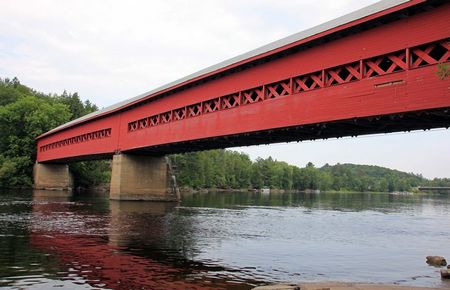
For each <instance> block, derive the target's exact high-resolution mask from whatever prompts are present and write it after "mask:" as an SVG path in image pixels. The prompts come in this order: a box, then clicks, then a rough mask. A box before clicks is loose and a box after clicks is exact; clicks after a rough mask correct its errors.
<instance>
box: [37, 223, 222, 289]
mask: <svg viewBox="0 0 450 290" xmlns="http://www.w3.org/2000/svg"><path fill="white" fill-rule="evenodd" d="M30 244H31V245H32V246H33V247H35V248H37V249H39V250H41V251H45V252H50V253H52V254H56V255H57V257H58V259H59V261H60V264H61V266H62V267H63V268H65V270H67V271H68V272H74V273H77V275H78V276H81V277H83V278H84V279H85V281H87V283H89V284H90V285H91V286H93V287H98V286H99V285H102V284H104V286H103V287H105V288H112V289H223V288H226V287H225V285H223V286H219V285H217V286H214V287H211V286H208V285H207V284H208V283H210V282H208V281H202V280H200V281H186V280H185V279H184V277H183V273H182V270H180V269H176V268H174V267H171V266H169V265H165V264H162V263H160V262H155V261H152V260H150V259H148V258H142V257H139V256H134V255H131V254H127V253H123V252H121V251H120V247H116V246H112V245H110V244H108V243H106V242H104V241H102V240H101V239H97V238H93V237H85V236H71V235H67V234H57V235H55V234H54V233H48V234H46V233H42V232H41V233H33V234H32V235H31V240H30Z"/></svg>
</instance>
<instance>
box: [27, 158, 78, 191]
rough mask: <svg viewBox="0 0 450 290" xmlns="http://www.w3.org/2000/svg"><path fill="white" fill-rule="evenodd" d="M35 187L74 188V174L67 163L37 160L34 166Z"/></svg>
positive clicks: (51, 188)
mask: <svg viewBox="0 0 450 290" xmlns="http://www.w3.org/2000/svg"><path fill="white" fill-rule="evenodd" d="M33 179H34V186H33V187H34V189H43V190H68V191H71V190H72V189H73V176H72V174H71V173H70V171H69V165H67V164H47V163H39V162H36V163H35V164H34V167H33Z"/></svg>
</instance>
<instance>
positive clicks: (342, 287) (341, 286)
mask: <svg viewBox="0 0 450 290" xmlns="http://www.w3.org/2000/svg"><path fill="white" fill-rule="evenodd" d="M442 289H447V288H429V287H415V286H399V285H392V284H364V283H350V282H349V283H344V282H318V283H299V284H292V283H290V284H274V285H267V286H258V287H255V288H253V290H442Z"/></svg>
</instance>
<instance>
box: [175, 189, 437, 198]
mask: <svg viewBox="0 0 450 290" xmlns="http://www.w3.org/2000/svg"><path fill="white" fill-rule="evenodd" d="M180 192H181V193H186V194H197V193H209V192H264V193H274V194H282V193H297V192H300V193H308V194H318V193H327V194H355V193H361V192H360V191H351V190H326V191H320V190H313V189H309V190H288V189H278V188H271V189H264V190H261V189H256V188H215V187H213V188H192V187H180ZM365 193H369V194H386V193H388V194H391V195H403V196H408V195H411V196H412V195H435V194H438V193H434V192H424V191H404V192H378V191H366V192H365Z"/></svg>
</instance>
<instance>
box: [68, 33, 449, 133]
mask: <svg viewBox="0 0 450 290" xmlns="http://www.w3.org/2000/svg"><path fill="white" fill-rule="evenodd" d="M449 58H450V43H449V40H448V39H445V40H440V41H436V42H433V43H428V44H424V45H420V46H417V47H413V48H406V49H403V50H400V51H396V52H390V53H387V54H384V55H380V56H376V57H371V58H368V59H362V60H359V61H354V62H351V63H348V64H343V65H340V66H336V67H332V68H327V69H323V70H321V71H316V72H312V73H309V74H303V75H300V76H295V77H292V78H290V79H287V80H286V79H285V80H281V81H278V82H275V83H271V84H266V85H262V86H259V87H256V88H252V89H249V90H244V91H240V92H237V93H234V94H231V95H226V96H221V97H217V98H214V99H210V100H206V101H203V102H202V103H196V104H192V105H188V106H186V107H182V108H178V109H174V110H171V111H168V112H164V113H160V114H156V115H153V116H150V117H148V118H144V119H141V120H138V121H133V122H130V123H129V124H128V130H129V132H133V131H136V130H139V129H143V128H147V127H152V126H156V125H159V124H164V123H168V122H171V121H177V120H183V119H186V118H192V117H196V116H200V115H202V114H205V113H212V112H217V111H220V110H226V109H231V108H235V107H240V106H242V105H247V104H253V103H257V102H261V101H264V100H266V99H273V98H278V97H282V96H288V95H292V94H297V93H301V92H305V91H310V90H314V89H320V88H324V87H328V86H333V85H340V84H344V83H348V82H351V81H357V80H361V79H364V78H369V77H376V76H379V75H385V74H390V73H395V72H397V71H405V70H408V69H410V68H417V67H421V66H424V65H433V64H436V63H442V62H447V61H448V60H449ZM99 136H100V135H99ZM83 138H86V139H87V138H95V135H92V136H84V137H80V140H81V139H83ZM70 142H76V141H73V140H72V141H70Z"/></svg>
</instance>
